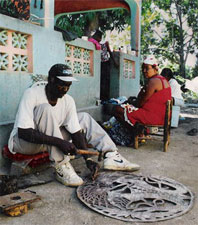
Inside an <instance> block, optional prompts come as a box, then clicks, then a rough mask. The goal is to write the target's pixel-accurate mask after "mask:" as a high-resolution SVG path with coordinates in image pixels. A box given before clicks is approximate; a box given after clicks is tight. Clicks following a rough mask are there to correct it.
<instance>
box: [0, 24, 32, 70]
mask: <svg viewBox="0 0 198 225" xmlns="http://www.w3.org/2000/svg"><path fill="white" fill-rule="evenodd" d="M31 54H32V41H31V36H30V35H28V34H24V33H20V32H16V31H11V30H5V29H1V28H0V71H10V72H13V71H17V72H32V55H31Z"/></svg>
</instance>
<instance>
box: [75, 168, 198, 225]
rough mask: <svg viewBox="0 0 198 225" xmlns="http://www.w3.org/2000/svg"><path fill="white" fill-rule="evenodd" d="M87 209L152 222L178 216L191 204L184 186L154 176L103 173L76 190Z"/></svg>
mask: <svg viewBox="0 0 198 225" xmlns="http://www.w3.org/2000/svg"><path fill="white" fill-rule="evenodd" d="M77 196H78V198H79V199H80V200H81V201H82V202H83V203H84V204H86V205H87V206H88V207H89V208H91V209H93V210H94V211H97V212H99V213H101V214H103V215H105V216H109V217H112V218H115V219H118V220H122V221H131V222H155V221H163V220H167V219H171V218H174V217H177V216H181V215H183V214H184V213H186V212H188V211H189V210H190V209H191V208H192V206H193V201H194V195H193V193H192V192H191V191H190V190H189V189H188V188H187V187H185V186H184V185H183V184H181V183H178V182H176V181H174V180H172V179H169V178H165V177H157V176H145V175H142V174H141V175H135V174H132V173H129V172H108V173H107V172H102V173H100V174H99V175H98V177H97V178H96V180H95V181H91V180H87V181H85V183H84V184H83V185H82V186H79V187H78V189H77Z"/></svg>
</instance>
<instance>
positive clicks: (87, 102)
mask: <svg viewBox="0 0 198 225" xmlns="http://www.w3.org/2000/svg"><path fill="white" fill-rule="evenodd" d="M0 29H3V30H6V31H13V32H14V33H15V31H16V32H20V33H21V34H27V35H29V36H30V38H31V40H30V42H31V44H32V50H31V48H30V51H32V52H31V53H30V57H29V61H31V63H32V66H31V68H30V70H29V71H11V70H9V69H7V70H0V96H1V97H0V149H2V147H3V146H4V145H5V144H7V141H8V137H9V133H10V131H11V129H12V127H13V122H14V119H15V115H16V112H17V108H18V104H19V101H20V98H21V96H22V94H23V92H24V90H25V89H26V88H27V87H29V86H31V85H32V83H33V80H32V75H37V74H40V75H43V77H45V76H46V77H47V74H48V70H49V68H50V67H51V66H52V65H53V64H55V63H65V60H66V48H65V44H66V43H65V41H64V40H63V37H62V33H60V32H58V31H54V29H52V28H51V27H43V26H38V25H35V24H32V23H29V22H25V21H21V20H18V19H14V18H11V17H8V16H5V15H2V14H0ZM69 44H71V45H73V46H80V47H81V48H85V49H88V50H89V51H91V52H92V55H93V62H94V63H93V69H92V71H93V73H92V75H91V76H81V75H79V76H76V77H77V79H78V80H79V82H75V83H74V84H73V85H72V87H71V90H70V91H69V94H71V95H72V96H73V97H74V99H75V101H76V105H77V108H78V110H79V111H80V110H81V108H82V110H86V108H87V111H88V112H90V113H93V114H95V110H99V111H100V106H96V100H97V99H99V90H100V87H99V85H100V82H99V80H100V51H96V50H95V47H94V45H93V44H92V43H90V42H87V41H84V40H81V39H77V40H75V41H72V42H69ZM21 51H23V50H21ZM0 53H1V45H0ZM31 63H30V64H31ZM4 64H5V65H6V63H4ZM79 96H81V98H79ZM0 162H1V156H0Z"/></svg>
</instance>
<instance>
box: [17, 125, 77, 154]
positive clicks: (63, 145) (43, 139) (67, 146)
mask: <svg viewBox="0 0 198 225" xmlns="http://www.w3.org/2000/svg"><path fill="white" fill-rule="evenodd" d="M18 137H19V138H21V139H23V140H25V141H27V142H30V143H34V144H45V145H51V146H56V147H58V148H59V149H60V150H61V151H62V152H63V153H65V154H67V153H70V154H76V150H77V149H76V147H75V145H74V144H72V143H70V142H68V141H65V140H63V139H61V138H57V137H53V136H49V135H46V134H44V133H41V132H39V131H37V130H35V129H32V128H28V129H23V128H18Z"/></svg>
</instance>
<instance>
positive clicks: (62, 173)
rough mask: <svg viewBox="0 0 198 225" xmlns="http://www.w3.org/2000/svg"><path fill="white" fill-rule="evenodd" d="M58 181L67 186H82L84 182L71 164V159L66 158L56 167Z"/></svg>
mask: <svg viewBox="0 0 198 225" xmlns="http://www.w3.org/2000/svg"><path fill="white" fill-rule="evenodd" d="M55 168H56V179H57V180H58V181H59V182H61V183H62V184H64V185H67V186H80V185H82V184H83V180H82V178H81V177H79V176H78V175H77V174H76V172H75V171H74V168H73V167H72V165H71V164H70V162H69V157H65V159H64V160H63V161H61V162H60V163H58V164H57V165H56V166H55Z"/></svg>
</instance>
